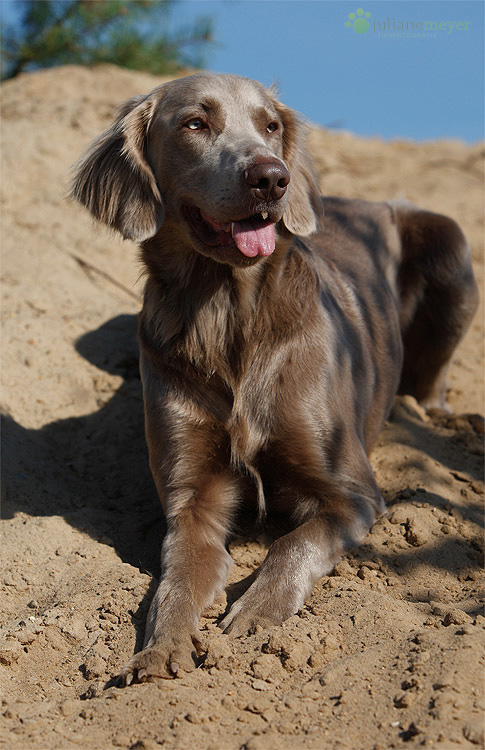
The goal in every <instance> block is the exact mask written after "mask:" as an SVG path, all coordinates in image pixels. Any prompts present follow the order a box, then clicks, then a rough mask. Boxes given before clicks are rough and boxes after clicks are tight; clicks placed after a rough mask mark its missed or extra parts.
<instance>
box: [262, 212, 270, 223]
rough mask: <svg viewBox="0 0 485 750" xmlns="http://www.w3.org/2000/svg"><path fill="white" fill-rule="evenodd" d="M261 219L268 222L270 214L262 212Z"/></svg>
mask: <svg viewBox="0 0 485 750" xmlns="http://www.w3.org/2000/svg"><path fill="white" fill-rule="evenodd" d="M261 218H262V219H263V221H266V219H267V218H268V212H267V211H261Z"/></svg>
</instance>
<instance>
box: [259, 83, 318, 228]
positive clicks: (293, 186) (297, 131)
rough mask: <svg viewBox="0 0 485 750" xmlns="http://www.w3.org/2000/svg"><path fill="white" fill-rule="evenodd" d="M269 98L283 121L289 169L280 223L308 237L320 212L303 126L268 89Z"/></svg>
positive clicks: (284, 152) (294, 114) (285, 153)
mask: <svg viewBox="0 0 485 750" xmlns="http://www.w3.org/2000/svg"><path fill="white" fill-rule="evenodd" d="M269 93H270V98H271V100H272V102H273V104H274V106H275V107H276V109H277V111H278V113H279V115H280V117H281V119H282V120H283V157H284V160H285V162H286V166H287V167H288V170H289V172H290V183H289V185H288V205H287V207H286V209H285V212H284V214H283V223H284V225H285V226H286V228H287V229H288V231H290V232H291V233H292V234H297V235H299V236H300V237H307V236H308V235H310V234H313V232H315V231H316V229H317V226H318V221H319V219H320V217H321V216H322V214H323V201H322V198H321V196H320V188H319V185H318V181H317V178H316V176H315V174H314V172H313V168H312V164H311V160H310V155H309V153H308V152H307V150H306V148H305V138H304V128H305V125H304V124H303V122H302V121H301V120H300V118H299V116H298V115H297V113H296V112H295V111H294V110H292V109H290V108H289V107H286V106H285V105H284V104H281V102H279V101H278V100H277V99H276V98H275V95H274V90H271V89H270V92H269Z"/></svg>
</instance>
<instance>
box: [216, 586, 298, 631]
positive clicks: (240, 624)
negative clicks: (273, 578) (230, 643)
mask: <svg viewBox="0 0 485 750" xmlns="http://www.w3.org/2000/svg"><path fill="white" fill-rule="evenodd" d="M253 586H254V584H253ZM253 586H251V587H250V588H249V589H248V590H247V591H246V593H245V594H243V596H241V598H240V599H238V600H237V601H236V602H234V604H233V605H232V607H231V609H230V610H229V613H228V614H227V615H226V617H225V618H224V619H223V621H222V622H221V624H220V626H221V628H222V629H223V630H224V632H225V633H228V634H229V635H231V636H232V637H233V638H239V637H240V636H242V635H246V634H247V633H254V632H255V630H256V628H258V627H261V628H265V629H266V628H271V627H273V626H274V625H281V623H282V622H284V621H285V620H286V619H287V618H288V617H291V615H293V614H295V612H296V611H297V610H298V605H296V604H294V603H292V602H291V601H290V597H286V598H284V597H282V596H280V597H278V596H277V595H273V596H270V595H268V594H267V593H266V592H263V591H262V590H261V589H260V588H259V587H255V588H254V590H252V589H253Z"/></svg>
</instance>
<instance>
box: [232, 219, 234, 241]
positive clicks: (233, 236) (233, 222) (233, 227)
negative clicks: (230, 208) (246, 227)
mask: <svg viewBox="0 0 485 750" xmlns="http://www.w3.org/2000/svg"><path fill="white" fill-rule="evenodd" d="M231 236H232V237H234V222H233V221H231Z"/></svg>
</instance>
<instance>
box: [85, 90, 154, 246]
mask: <svg viewBox="0 0 485 750" xmlns="http://www.w3.org/2000/svg"><path fill="white" fill-rule="evenodd" d="M153 108H154V102H153V99H152V98H151V97H137V98H135V99H131V100H130V101H128V102H126V104H124V105H123V106H122V108H121V110H120V112H119V114H118V118H117V119H116V120H115V122H114V123H113V124H112V125H111V127H110V128H109V129H108V130H107V131H106V132H105V133H103V134H102V135H100V136H99V138H98V139H97V140H96V141H94V143H93V144H92V146H91V147H90V148H89V149H88V151H87V152H86V153H85V154H84V156H83V157H82V158H81V160H80V161H79V162H78V164H76V165H75V175H74V179H73V181H72V185H71V197H72V198H75V199H76V200H78V201H79V202H80V203H82V204H83V205H84V206H86V208H88V209H89V211H91V213H92V214H93V215H94V216H95V217H96V218H97V219H98V220H99V221H101V222H102V223H103V224H107V225H108V226H109V227H112V228H113V229H117V230H118V232H121V234H122V235H123V237H124V238H125V239H130V240H138V241H142V240H147V239H148V238H149V237H153V235H155V234H156V233H157V231H158V230H159V229H160V227H161V225H162V222H163V218H164V215H165V209H164V206H163V200H162V196H161V195H160V191H159V189H158V185H157V182H156V180H155V177H154V174H153V172H152V170H151V167H150V165H149V163H148V161H147V158H146V135H147V130H148V126H149V124H150V120H151V118H152V114H153Z"/></svg>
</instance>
